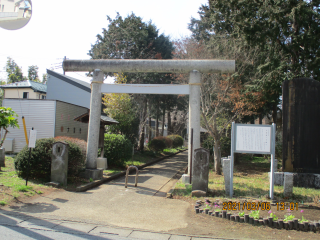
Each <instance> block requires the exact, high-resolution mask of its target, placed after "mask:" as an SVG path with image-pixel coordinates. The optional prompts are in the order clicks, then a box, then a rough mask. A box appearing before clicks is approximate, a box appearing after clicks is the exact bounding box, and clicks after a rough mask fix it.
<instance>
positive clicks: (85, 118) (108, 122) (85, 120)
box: [74, 110, 119, 125]
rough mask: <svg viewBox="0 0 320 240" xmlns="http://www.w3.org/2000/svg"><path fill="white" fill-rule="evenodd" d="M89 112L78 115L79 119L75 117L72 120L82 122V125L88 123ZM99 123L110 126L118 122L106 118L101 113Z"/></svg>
mask: <svg viewBox="0 0 320 240" xmlns="http://www.w3.org/2000/svg"><path fill="white" fill-rule="evenodd" d="M89 111H90V110H88V112H86V113H84V114H82V115H80V116H79V117H76V118H75V119H74V120H75V121H79V122H83V123H89ZM100 123H101V124H103V125H112V124H118V123H119V122H118V121H116V120H114V119H112V118H111V117H108V116H107V115H106V114H104V113H101V118H100Z"/></svg>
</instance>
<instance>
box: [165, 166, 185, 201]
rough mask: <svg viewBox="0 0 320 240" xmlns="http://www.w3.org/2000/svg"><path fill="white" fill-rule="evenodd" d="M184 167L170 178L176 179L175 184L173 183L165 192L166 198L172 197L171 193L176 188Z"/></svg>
mask: <svg viewBox="0 0 320 240" xmlns="http://www.w3.org/2000/svg"><path fill="white" fill-rule="evenodd" d="M184 171H185V169H180V171H179V172H177V173H176V174H175V175H174V176H173V177H172V178H171V179H174V178H175V179H176V182H175V184H174V185H173V187H172V188H171V189H170V190H169V192H167V198H172V197H173V196H172V193H173V191H174V189H175V188H176V184H177V182H178V181H179V180H180V179H181V177H182V175H183V174H184Z"/></svg>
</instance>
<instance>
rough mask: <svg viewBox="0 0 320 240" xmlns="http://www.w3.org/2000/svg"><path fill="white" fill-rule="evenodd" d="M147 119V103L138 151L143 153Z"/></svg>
mask: <svg viewBox="0 0 320 240" xmlns="http://www.w3.org/2000/svg"><path fill="white" fill-rule="evenodd" d="M146 117H147V102H146V103H145V104H144V109H143V119H142V121H143V124H142V127H141V132H140V136H139V146H138V149H139V151H141V152H143V150H144V135H145V134H144V133H145V132H144V129H145V126H146Z"/></svg>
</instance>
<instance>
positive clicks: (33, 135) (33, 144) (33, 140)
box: [26, 128, 37, 186]
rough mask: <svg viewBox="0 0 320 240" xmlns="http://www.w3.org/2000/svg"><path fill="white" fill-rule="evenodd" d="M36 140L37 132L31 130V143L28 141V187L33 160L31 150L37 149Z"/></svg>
mask: <svg viewBox="0 0 320 240" xmlns="http://www.w3.org/2000/svg"><path fill="white" fill-rule="evenodd" d="M36 139H37V130H33V128H32V130H30V132H29V141H28V147H29V160H28V171H27V178H26V186H27V185H28V178H29V172H30V158H31V148H35V147H36Z"/></svg>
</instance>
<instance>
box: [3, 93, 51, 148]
mask: <svg viewBox="0 0 320 240" xmlns="http://www.w3.org/2000/svg"><path fill="white" fill-rule="evenodd" d="M55 105H56V102H55V101H50V100H31V99H4V100H3V102H2V106H3V107H11V108H12V110H13V111H15V112H16V113H17V114H18V116H19V117H18V123H19V126H20V128H12V127H9V128H8V130H9V133H8V134H7V138H13V139H14V140H13V152H19V151H20V150H21V149H22V148H23V147H24V146H25V145H26V140H25V134H24V129H23V122H22V116H24V118H25V122H26V128H27V132H28V135H29V130H31V128H32V127H34V129H35V130H37V139H40V138H50V137H53V136H54V121H55ZM3 134H4V131H2V133H1V135H2V136H3Z"/></svg>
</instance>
